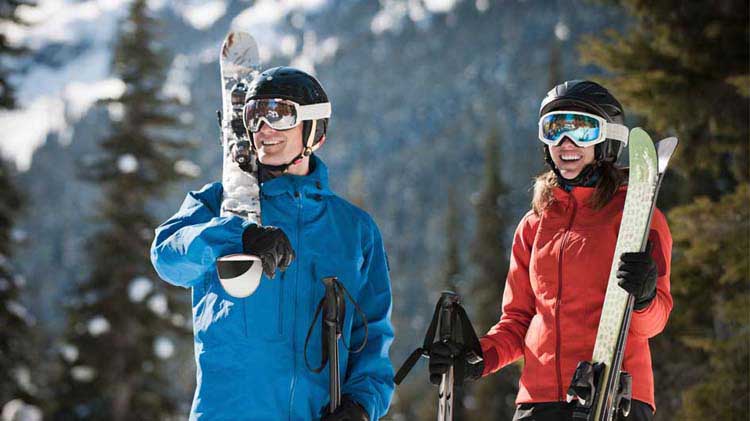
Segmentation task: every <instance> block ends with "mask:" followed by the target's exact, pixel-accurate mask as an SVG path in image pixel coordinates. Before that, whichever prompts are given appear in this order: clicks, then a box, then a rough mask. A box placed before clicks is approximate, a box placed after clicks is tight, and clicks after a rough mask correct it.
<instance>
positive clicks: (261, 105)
mask: <svg viewBox="0 0 750 421" xmlns="http://www.w3.org/2000/svg"><path fill="white" fill-rule="evenodd" d="M244 118H245V126H246V127H247V129H248V130H250V131H251V132H253V133H257V132H258V131H259V130H260V125H261V123H262V122H265V123H266V124H268V125H269V126H271V128H272V129H274V130H287V129H291V128H292V127H295V126H296V125H297V107H296V106H295V104H294V103H293V102H291V101H285V100H279V99H252V100H250V101H248V102H247V103H246V104H245V115H244Z"/></svg>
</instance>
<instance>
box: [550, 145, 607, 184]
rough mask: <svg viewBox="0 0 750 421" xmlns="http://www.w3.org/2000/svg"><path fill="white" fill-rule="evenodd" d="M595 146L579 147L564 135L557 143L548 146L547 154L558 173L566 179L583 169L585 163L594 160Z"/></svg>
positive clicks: (572, 177)
mask: <svg viewBox="0 0 750 421" xmlns="http://www.w3.org/2000/svg"><path fill="white" fill-rule="evenodd" d="M595 147H596V146H595V145H592V146H587V147H585V148H581V147H579V146H576V144H575V143H573V142H572V141H571V140H570V139H568V138H567V137H565V138H564V139H563V141H562V143H560V144H559V145H557V146H549V154H550V156H551V157H552V162H554V163H555V166H556V167H557V169H558V170H559V171H560V175H562V176H563V178H565V179H566V180H572V179H574V178H576V176H578V174H580V173H581V171H583V168H584V167H585V166H586V165H588V164H591V163H592V162H594V148H595Z"/></svg>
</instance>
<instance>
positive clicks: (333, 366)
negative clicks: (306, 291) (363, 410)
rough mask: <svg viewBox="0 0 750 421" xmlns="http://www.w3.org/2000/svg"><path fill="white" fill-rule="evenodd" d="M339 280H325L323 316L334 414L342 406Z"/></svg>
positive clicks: (329, 386) (332, 278)
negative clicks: (337, 287)
mask: <svg viewBox="0 0 750 421" xmlns="http://www.w3.org/2000/svg"><path fill="white" fill-rule="evenodd" d="M337 283H338V279H337V278H336V277H335V276H330V277H325V278H323V285H325V288H326V293H325V303H326V304H325V309H324V314H323V324H324V326H326V327H327V328H328V329H326V330H325V335H326V337H325V341H326V346H327V347H328V370H329V381H328V390H329V392H330V395H331V403H330V407H329V411H330V413H331V414H333V412H334V411H336V408H338V407H339V405H341V374H340V371H339V337H340V336H341V324H340V318H341V315H340V314H339V300H340V297H339V294H338V291H337V290H336V284H337Z"/></svg>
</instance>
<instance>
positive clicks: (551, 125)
mask: <svg viewBox="0 0 750 421" xmlns="http://www.w3.org/2000/svg"><path fill="white" fill-rule="evenodd" d="M628 133H629V130H628V128H627V127H625V126H623V125H622V124H616V123H610V122H608V121H607V120H605V119H604V118H602V117H599V116H598V115H594V114H589V113H582V112H578V111H552V112H550V113H547V114H544V115H543V116H542V117H541V118H540V119H539V140H541V141H542V142H543V143H545V144H547V145H550V146H557V145H559V144H560V143H562V141H563V139H564V138H566V137H567V138H569V139H570V140H572V141H573V143H575V144H576V146H580V147H582V148H585V147H586V146H591V145H596V144H597V143H601V142H604V141H605V140H606V139H615V140H619V141H620V142H622V143H624V144H625V145H627V144H628Z"/></svg>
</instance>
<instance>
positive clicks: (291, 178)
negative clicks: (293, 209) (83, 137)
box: [261, 154, 333, 196]
mask: <svg viewBox="0 0 750 421" xmlns="http://www.w3.org/2000/svg"><path fill="white" fill-rule="evenodd" d="M310 167H311V168H312V171H311V172H310V173H309V174H307V175H292V174H284V175H282V176H280V177H276V178H274V179H272V180H268V181H266V182H264V183H262V184H261V192H262V193H263V195H268V196H278V195H281V194H284V193H289V194H290V195H294V193H295V192H300V193H303V194H304V193H306V192H311V193H313V194H320V195H333V192H332V191H331V189H330V186H329V184H328V167H326V164H324V163H323V161H322V160H321V159H320V158H318V157H317V156H316V155H315V154H313V155H311V156H310Z"/></svg>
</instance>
